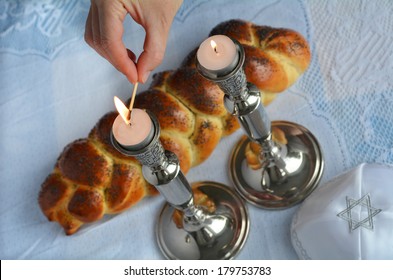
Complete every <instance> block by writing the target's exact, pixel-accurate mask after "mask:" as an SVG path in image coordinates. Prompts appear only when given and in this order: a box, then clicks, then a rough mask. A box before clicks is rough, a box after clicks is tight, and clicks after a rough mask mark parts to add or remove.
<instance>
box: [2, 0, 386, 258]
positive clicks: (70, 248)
mask: <svg viewBox="0 0 393 280" xmlns="http://www.w3.org/2000/svg"><path fill="white" fill-rule="evenodd" d="M89 2H90V1H87V0H84V1H80V0H67V1H66V0H46V1H44V0H35V1H14V0H2V1H0V85H1V87H0V131H1V138H0V139H1V140H0V186H1V187H0V194H1V197H0V199H1V201H0V258H1V259H160V258H163V257H162V255H161V253H160V251H159V249H158V247H157V244H156V242H155V232H154V227H155V223H156V219H157V215H158V212H159V210H160V209H161V207H162V205H163V199H162V198H161V197H155V198H149V199H145V200H143V201H142V202H141V203H139V204H138V205H137V206H135V207H133V208H132V209H131V210H129V211H125V212H124V213H122V214H119V215H115V216H111V217H108V218H105V219H104V220H102V221H101V222H98V223H95V224H92V225H88V226H85V227H84V228H83V229H82V230H80V231H79V232H78V233H76V234H74V235H73V236H65V235H64V233H63V229H62V228H60V226H59V225H58V224H57V223H49V222H48V221H47V219H46V217H44V215H43V214H42V213H41V211H40V209H39V206H38V203H37V197H38V192H39V189H40V185H41V183H42V182H43V180H44V179H45V177H46V176H47V175H48V174H49V173H50V172H51V170H52V168H53V165H54V164H55V162H56V158H57V156H58V155H59V154H60V152H61V151H62V149H63V147H64V146H65V145H66V144H68V143H69V142H71V141H73V140H75V139H77V138H82V137H86V136H87V134H88V132H89V131H90V129H91V128H92V127H93V126H94V124H95V123H96V121H97V120H98V119H99V118H100V117H101V116H102V115H103V114H104V113H106V112H108V111H111V110H113V109H114V107H113V101H112V100H113V96H114V95H118V96H120V97H121V98H122V99H123V100H125V99H126V98H128V97H129V96H130V92H131V89H132V87H131V86H130V84H129V83H128V82H127V80H126V79H125V78H124V77H123V76H122V75H121V74H120V73H118V72H117V71H116V70H114V68H113V67H112V66H111V65H110V64H109V63H108V62H107V61H105V60H104V59H102V58H101V57H100V56H99V55H97V54H96V53H95V52H94V51H93V50H92V49H90V48H89V47H88V46H87V45H86V44H85V42H84V40H83V33H84V23H85V18H86V15H87V11H88V8H89ZM392 14H393V2H392V1H389V0H386V1H382V0H379V1H360V0H359V1H357V0H353V1H349V0H348V1H338V0H337V1H332V0H331V1H328V0H325V1H323V0H320V1H316V0H314V1H312V0H309V1H306V0H304V1H301V0H298V1H294V0H265V1H258V0H248V1H235V0H233V1H223V0H215V1H207V0H199V1H191V0H185V1H184V4H183V6H182V8H181V10H180V11H179V13H178V14H177V16H176V19H175V21H174V23H173V27H172V29H171V33H170V37H169V42H168V46H167V52H166V56H165V59H164V62H163V63H162V65H161V66H160V67H159V68H158V69H157V70H156V72H159V71H160V70H165V69H175V68H177V67H178V66H179V64H180V63H181V61H182V60H183V58H184V57H185V55H186V54H187V53H188V52H189V51H190V50H192V49H193V48H195V47H196V46H198V44H199V43H200V42H201V41H202V40H203V39H204V38H206V36H207V35H208V33H209V31H210V30H211V29H212V28H213V27H214V26H215V25H216V24H217V23H219V22H221V21H223V20H227V19H231V18H241V19H244V20H249V21H253V22H255V23H257V24H261V25H271V26H274V27H287V28H291V29H295V30H297V31H299V32H300V33H302V34H303V35H304V36H305V37H306V38H307V40H308V41H309V43H310V45H311V47H312V52H313V57H312V63H311V66H310V68H309V69H308V71H307V72H306V73H305V75H303V76H302V78H301V79H300V80H299V81H298V82H297V83H296V84H295V85H294V86H293V87H291V88H290V89H289V90H287V91H286V92H284V93H282V94H281V95H280V96H279V97H278V98H277V99H276V100H275V101H274V102H273V103H272V104H271V105H270V106H269V107H268V108H267V110H268V113H269V115H270V117H271V119H272V120H276V119H284V120H290V121H293V122H297V123H300V124H302V125H304V126H306V127H307V128H308V129H310V130H311V131H312V132H313V133H314V134H315V135H316V137H317V138H318V139H319V141H320V143H321V146H322V148H323V150H324V155H325V162H326V170H325V173H324V175H323V178H322V181H323V182H325V181H326V180H329V179H331V178H332V177H334V176H336V175H337V174H339V173H341V172H343V171H345V170H348V169H349V168H352V167H354V166H356V165H358V164H359V163H361V162H379V163H385V164H392V163H393V114H392V108H393V90H392V89H393V82H392V81H393V48H392V45H393V35H392V30H393V17H392V16H391V15H392ZM125 26H126V32H125V36H124V38H125V41H126V45H127V46H128V47H129V48H131V49H133V50H136V52H137V53H139V52H140V50H141V48H142V45H143V38H144V32H143V29H142V28H141V27H139V26H137V25H135V24H133V23H132V22H131V20H130V19H127V21H126V23H125ZM147 85H148V83H147ZM147 85H144V86H141V89H143V88H146V87H147ZM242 134H243V133H242V131H240V130H239V131H238V132H237V133H235V134H234V135H231V136H230V137H227V138H225V139H223V140H222V141H221V143H220V144H219V146H218V147H217V149H216V150H215V151H214V154H213V155H212V156H211V157H210V158H209V159H208V160H207V161H206V162H205V163H203V164H202V165H200V166H198V167H196V168H194V169H192V170H191V171H190V172H189V174H188V176H187V177H188V179H189V181H190V182H194V181H200V180H214V181H218V182H221V183H225V184H227V185H231V182H230V179H229V174H228V159H229V154H230V151H231V149H232V147H233V146H234V144H235V143H236V142H237V141H238V139H239V137H240V136H241V135H242ZM296 208H297V207H293V208H291V209H287V210H282V211H266V210H261V209H258V208H255V207H253V206H251V205H249V210H250V218H251V229H250V234H249V238H248V240H247V242H246V244H245V246H244V249H243V250H242V251H241V253H240V254H239V255H238V257H237V258H238V259H296V258H297V256H296V254H295V251H294V250H293V248H292V245H291V243H290V233H289V227H290V222H291V219H292V216H293V214H294V212H295V210H296Z"/></svg>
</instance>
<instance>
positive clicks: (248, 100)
mask: <svg viewBox="0 0 393 280" xmlns="http://www.w3.org/2000/svg"><path fill="white" fill-rule="evenodd" d="M234 42H235V44H236V48H237V51H238V53H239V59H238V63H237V64H236V65H235V67H234V68H233V70H232V71H229V72H228V74H226V75H222V76H217V75H216V73H215V72H214V71H209V70H208V69H206V68H205V67H203V66H202V65H201V64H200V63H199V62H198V60H197V69H198V71H199V73H200V74H201V75H202V76H203V77H205V78H206V79H209V80H211V81H214V82H215V83H217V85H218V86H219V87H220V88H221V89H222V90H223V92H224V94H225V95H224V105H225V108H226V109H227V111H228V112H229V113H231V114H233V115H235V116H237V118H238V120H239V122H240V124H241V126H242V128H243V130H244V131H245V133H246V135H247V138H248V139H247V138H242V139H241V140H240V142H239V143H238V144H237V146H236V147H235V149H234V151H233V153H232V156H231V162H230V166H231V176H232V180H233V181H234V183H235V187H236V189H237V190H238V192H239V193H240V194H241V195H242V196H243V197H244V198H245V199H246V200H247V201H248V202H250V203H252V204H254V205H256V206H259V207H262V208H267V209H279V208H287V207H290V206H292V205H294V204H296V203H298V202H300V201H302V200H303V199H304V198H305V197H307V196H308V195H309V194H310V193H311V192H312V191H313V190H314V188H315V187H316V186H317V185H318V183H319V181H320V178H321V176H322V172H323V166H324V163H323V158H322V152H321V149H320V146H319V144H318V142H317V140H316V139H315V137H314V136H313V135H312V134H311V133H310V132H309V131H308V130H307V129H306V128H304V127H302V126H300V125H298V124H294V123H290V122H271V121H270V119H269V117H268V115H267V113H266V110H265V108H264V106H263V104H262V102H261V92H260V91H259V90H258V88H257V87H256V86H255V85H253V84H251V83H248V82H247V80H246V75H245V73H244V70H243V63H244V61H245V52H244V49H243V47H242V45H241V44H240V43H239V42H237V41H234ZM272 127H274V129H275V131H280V132H281V133H282V134H283V135H284V136H283V138H284V140H283V142H282V143H281V142H279V141H275V140H273V134H272V131H274V129H272ZM250 142H256V143H258V144H259V145H260V147H261V154H260V156H259V166H258V168H257V170H254V167H251V166H250V165H249V164H248V162H247V160H246V157H245V152H246V149H249V145H250Z"/></svg>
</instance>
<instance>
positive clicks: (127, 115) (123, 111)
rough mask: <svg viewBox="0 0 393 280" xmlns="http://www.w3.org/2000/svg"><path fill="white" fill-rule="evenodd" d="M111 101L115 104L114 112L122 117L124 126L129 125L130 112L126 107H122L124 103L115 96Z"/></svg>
mask: <svg viewBox="0 0 393 280" xmlns="http://www.w3.org/2000/svg"><path fill="white" fill-rule="evenodd" d="M113 100H114V102H115V107H116V110H117V111H118V112H119V114H120V116H121V117H122V119H123V120H124V122H125V123H126V124H128V125H130V123H131V112H130V110H129V109H128V108H127V107H126V105H124V103H123V102H122V101H121V100H120V99H119V98H118V97H117V96H115V97H114V98H113Z"/></svg>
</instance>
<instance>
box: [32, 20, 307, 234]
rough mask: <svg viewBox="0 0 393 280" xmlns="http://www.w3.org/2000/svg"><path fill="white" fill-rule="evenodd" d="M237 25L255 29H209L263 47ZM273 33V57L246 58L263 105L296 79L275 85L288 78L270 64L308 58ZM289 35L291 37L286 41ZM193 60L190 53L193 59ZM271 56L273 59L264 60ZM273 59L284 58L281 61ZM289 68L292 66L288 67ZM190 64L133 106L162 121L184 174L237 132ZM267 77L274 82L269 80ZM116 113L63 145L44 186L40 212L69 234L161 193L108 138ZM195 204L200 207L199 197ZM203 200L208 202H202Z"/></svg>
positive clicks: (212, 88) (218, 97) (157, 81)
mask: <svg viewBox="0 0 393 280" xmlns="http://www.w3.org/2000/svg"><path fill="white" fill-rule="evenodd" d="M226 26H228V27H226ZM236 26H239V27H236ZM240 27H242V28H246V27H247V28H248V30H249V32H251V30H254V29H257V27H256V26H255V25H252V24H251V23H246V22H243V21H229V22H227V23H223V24H220V25H218V26H217V27H216V28H214V29H213V31H212V32H214V33H217V32H219V31H220V30H222V31H223V33H224V34H225V33H227V35H229V36H232V35H233V37H234V38H236V39H237V40H239V41H241V42H242V43H243V42H250V43H251V42H252V43H254V44H256V46H255V48H258V49H259V48H260V47H259V46H260V45H261V43H260V41H261V40H257V38H258V37H257V35H255V34H258V32H256V31H255V30H254V31H252V32H251V33H252V35H249V34H250V33H247V34H246V33H245V34H244V35H243V36H245V37H244V39H243V41H242V40H240V39H241V35H242V34H240V33H239V32H234V33H233V34H231V33H230V34H228V32H229V31H230V30H231V29H232V28H235V30H237V29H239V28H240ZM269 30H270V31H269V32H270V33H271V34H270V33H269V34H270V35H269V36H267V35H266V36H265V37H266V38H270V39H269V40H268V41H269V44H270V49H274V48H273V47H272V44H273V43H271V42H276V43H275V44H276V45H277V46H276V48H275V50H274V51H273V52H274V54H272V55H270V54H269V55H268V54H266V53H264V52H263V49H262V50H261V52H259V51H255V53H256V54H258V55H261V59H260V60H261V61H259V60H258V57H254V58H252V59H251V58H250V59H247V60H246V61H248V62H247V63H248V64H246V65H245V69H246V74H247V75H250V76H249V79H250V81H252V82H254V81H253V80H252V79H260V80H261V81H263V82H260V83H255V82H254V83H255V84H257V85H258V86H259V87H260V89H261V90H262V91H263V92H264V93H269V94H270V95H271V96H270V97H269V98H268V99H264V103H265V105H266V104H267V103H268V102H270V101H271V98H272V96H274V95H273V92H276V91H277V92H278V91H279V90H280V89H281V90H283V89H285V85H286V86H289V85H290V84H291V83H292V82H293V81H294V79H295V78H294V76H293V75H294V74H293V73H294V72H295V71H288V73H289V74H291V75H292V76H291V77H290V78H289V77H287V78H285V85H284V84H283V85H280V86H277V87H276V88H274V87H273V86H272V84H274V81H277V80H280V79H281V78H277V77H275V75H276V74H275V73H277V75H283V74H282V72H274V71H276V69H275V68H274V69H272V68H271V66H270V65H273V64H274V65H275V64H277V65H280V67H281V68H278V67H277V69H287V68H288V69H291V67H293V66H292V64H296V63H297V61H301V60H304V59H306V58H307V56H306V55H304V54H305V53H306V51H305V50H303V51H300V50H299V51H297V52H295V51H293V52H295V53H289V51H288V50H287V49H285V46H287V45H290V44H291V43H290V40H296V43H295V42H294V43H293V44H295V45H296V46H300V45H301V46H303V45H305V46H306V45H307V44H306V42H305V41H304V39H303V41H301V42H300V39H299V38H301V37H300V35H298V34H297V33H296V32H293V31H289V30H285V31H282V32H278V33H279V34H281V35H274V30H276V29H269ZM285 34H287V36H288V38H287V39H285V37H283V36H285ZM294 34H295V35H294ZM239 36H240V37H239ZM250 36H251V37H250ZM273 37H275V38H273ZM248 38H252V39H248ZM298 41H299V42H298ZM280 44H281V45H280ZM265 45H268V44H267V43H264V45H263V46H265ZM250 48H251V46H250ZM304 48H306V47H304ZM280 51H282V52H283V54H280ZM249 53H251V52H249ZM308 54H309V52H308ZM297 55H302V58H300V59H299V58H298V57H297ZM191 56H192V54H190V55H189V57H191ZM282 57H284V58H282ZM267 59H271V60H272V61H265V60H267ZM274 59H280V60H279V61H277V62H276V61H275V60H274ZM288 63H290V64H291V66H284V65H283V64H288ZM192 64H193V63H192V60H191V59H186V60H185V62H184V63H183V65H182V67H181V68H179V69H178V70H176V71H165V72H162V73H158V74H156V75H155V76H154V78H153V82H152V84H151V86H150V88H149V89H148V90H147V91H145V92H142V93H140V94H138V96H137V97H136V100H135V105H134V106H135V107H137V108H144V109H147V110H149V111H151V112H152V113H153V114H155V115H156V116H157V118H158V120H159V123H160V127H161V137H160V140H161V142H162V144H163V146H164V148H165V149H167V150H170V151H172V152H174V153H175V154H176V155H177V156H178V158H179V160H180V166H181V169H182V171H183V172H184V173H187V171H188V170H189V169H190V168H191V167H193V166H195V165H197V164H200V163H201V162H203V161H204V160H205V159H206V158H207V157H209V155H210V154H211V153H212V151H213V150H214V148H215V147H216V146H217V144H218V142H219V140H220V139H221V137H223V136H226V135H230V134H231V133H233V132H234V131H236V130H237V129H238V128H239V124H238V123H237V120H236V118H235V117H234V116H231V115H229V114H228V113H227V112H226V110H225V108H224V106H223V92H222V91H221V89H220V88H219V87H218V86H217V85H216V84H214V83H213V82H211V81H208V80H206V79H204V78H202V77H201V76H200V75H199V74H198V73H197V71H196V69H195V67H193V65H192ZM269 67H270V68H269ZM247 68H249V69H248V70H247ZM267 69H268V70H267ZM269 69H270V70H269ZM296 69H298V68H296ZM299 69H300V68H299ZM273 70H274V71H273ZM254 71H260V73H254ZM269 71H270V72H269ZM283 71H284V70H283ZM299 75H300V73H299ZM279 77H281V76H279ZM270 80H273V82H269V81H270ZM279 82H280V81H279ZM266 85H269V86H266ZM264 86H265V88H266V90H264V89H265V88H264ZM274 90H276V91H274ZM116 116H117V113H115V112H111V113H108V114H106V115H104V116H103V117H102V118H101V119H100V120H99V121H98V123H97V124H96V126H95V127H94V128H93V129H92V131H91V132H90V134H89V136H88V138H85V139H79V140H76V141H74V142H72V143H70V144H69V145H68V146H66V147H65V148H64V150H63V152H62V153H61V154H60V156H59V158H58V160H57V163H56V165H55V167H54V170H53V172H52V173H51V174H50V175H49V176H48V177H47V178H46V180H45V181H44V182H43V184H42V186H41V191H40V194H39V199H38V200H39V205H40V207H41V209H42V211H43V213H44V214H45V215H46V216H47V217H48V219H49V220H50V221H57V222H58V223H59V224H60V225H61V226H62V227H63V228H64V230H65V232H66V234H68V235H70V234H73V233H75V232H76V231H77V230H78V229H79V228H80V227H81V226H82V225H83V224H84V223H90V222H94V221H97V220H99V219H100V218H102V217H103V215H105V214H115V213H119V212H121V211H124V210H125V209H128V208H130V207H131V206H132V205H134V204H135V203H137V202H138V201H140V200H141V199H142V198H144V197H145V196H149V195H154V194H157V191H156V190H155V188H154V187H153V186H151V185H149V184H148V183H147V182H146V181H145V180H144V178H143V176H142V171H141V166H140V164H139V162H138V161H137V160H136V159H134V158H130V157H126V156H124V155H122V154H120V153H119V152H118V151H117V150H115V149H114V148H113V147H112V145H111V143H110V139H109V137H110V136H109V135H110V131H111V128H112V124H113V121H114V119H115V118H116ZM195 200H196V204H199V201H198V197H196V198H195ZM201 201H202V203H203V201H205V199H202V200H201Z"/></svg>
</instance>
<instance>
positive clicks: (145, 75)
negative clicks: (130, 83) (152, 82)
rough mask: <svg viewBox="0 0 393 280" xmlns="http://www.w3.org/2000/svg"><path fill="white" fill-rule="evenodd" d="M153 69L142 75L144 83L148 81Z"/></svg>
mask: <svg viewBox="0 0 393 280" xmlns="http://www.w3.org/2000/svg"><path fill="white" fill-rule="evenodd" d="M150 73H151V71H148V72H146V73H145V74H144V75H143V77H142V83H146V81H147V79H148V78H149V76H150Z"/></svg>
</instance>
